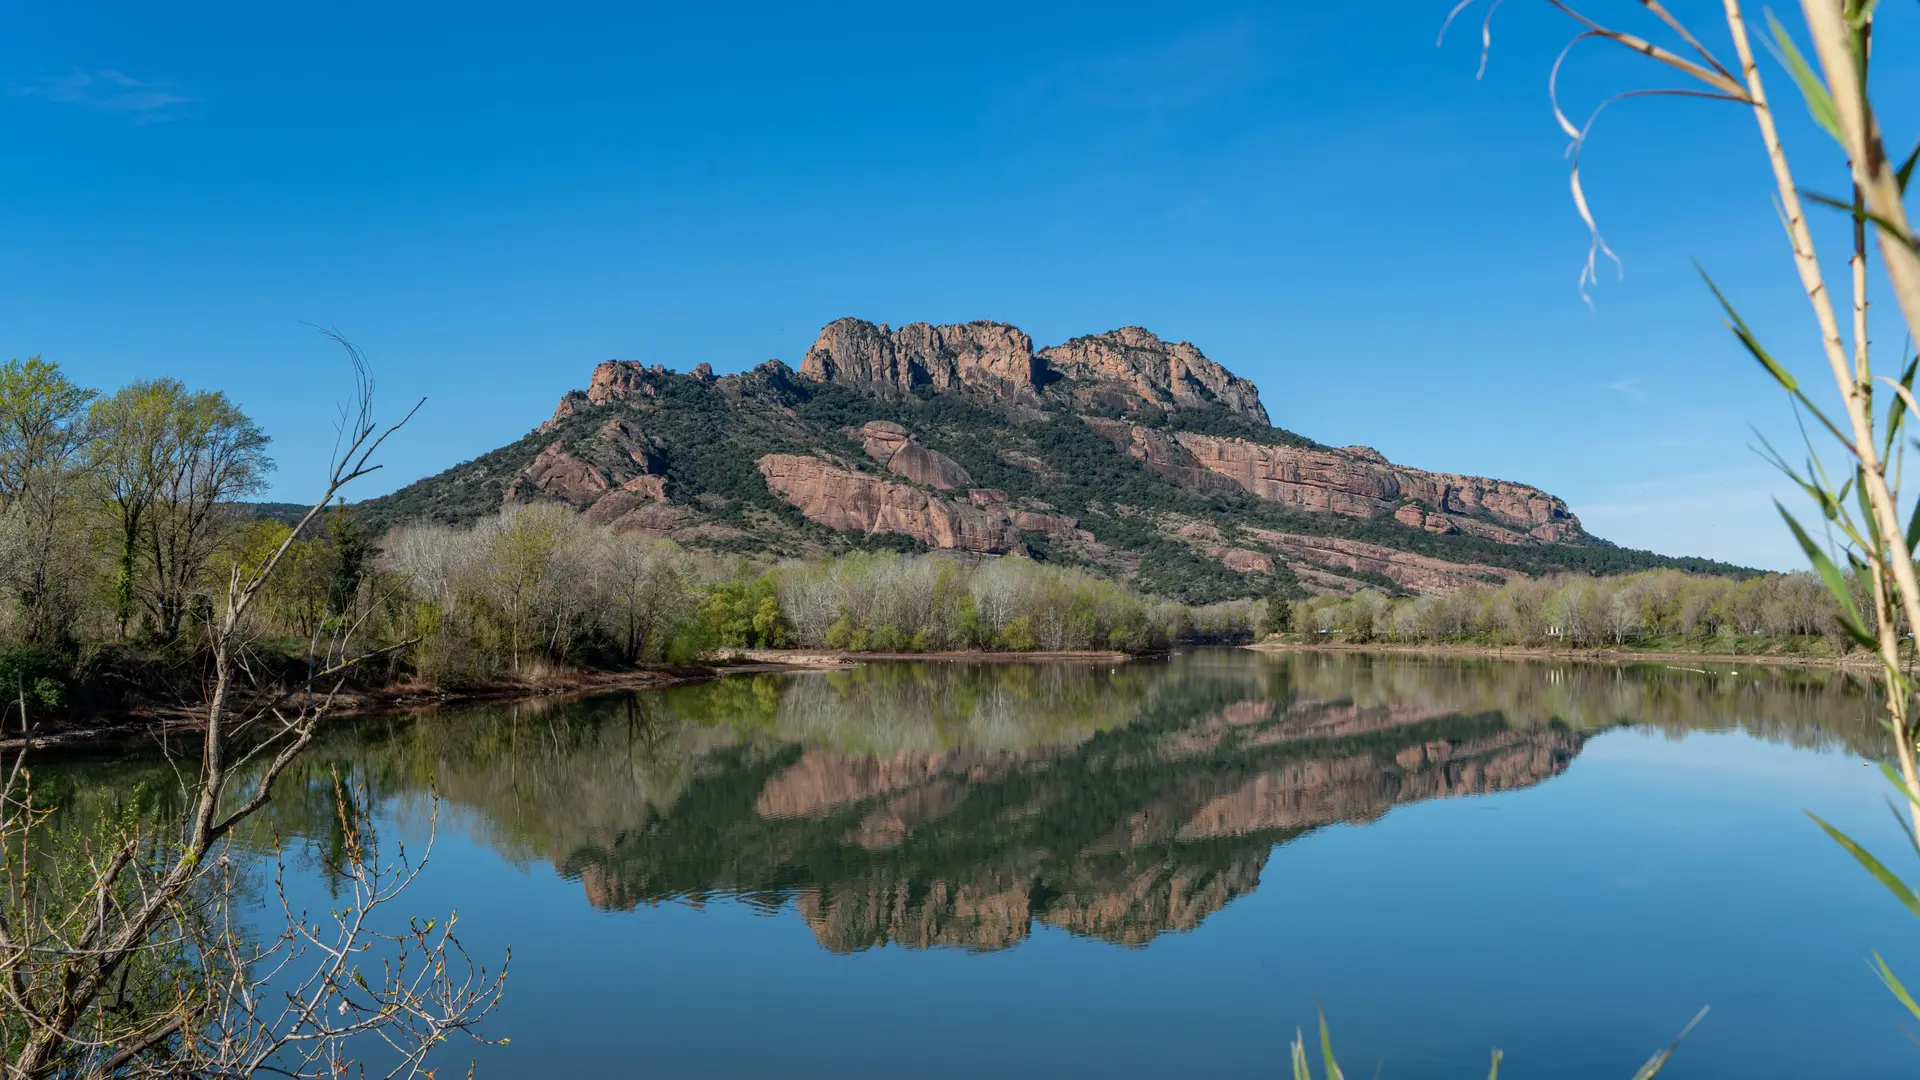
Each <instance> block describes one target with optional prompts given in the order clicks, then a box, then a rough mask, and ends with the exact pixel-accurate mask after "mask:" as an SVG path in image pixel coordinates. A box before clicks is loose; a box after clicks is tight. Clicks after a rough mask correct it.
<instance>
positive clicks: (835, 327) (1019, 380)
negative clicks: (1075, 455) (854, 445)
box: [800, 319, 1039, 400]
mask: <svg viewBox="0 0 1920 1080" xmlns="http://www.w3.org/2000/svg"><path fill="white" fill-rule="evenodd" d="M800 374H801V375H803V376H805V377H806V378H809V379H813V380H814V381H816V382H830V383H838V384H840V385H842V386H851V387H856V388H858V389H862V390H866V391H868V392H870V393H877V394H881V395H884V396H895V395H899V394H903V393H907V392H909V391H911V390H913V388H914V387H917V386H933V387H937V388H939V389H942V390H952V389H957V388H962V387H967V388H973V389H978V390H982V391H985V392H987V393H989V394H992V395H994V396H996V397H1006V398H1014V399H1028V400H1030V399H1032V398H1034V396H1035V387H1036V385H1037V383H1038V381H1039V379H1038V368H1037V367H1036V362H1035V358H1034V355H1033V339H1032V338H1030V337H1028V336H1027V335H1026V333H1025V332H1024V331H1022V330H1021V329H1020V328H1018V327H1014V326H1008V325H1007V324H1006V323H997V322H985V321H981V322H970V323H959V324H956V325H952V326H933V325H931V324H929V323H908V324H907V325H905V326H903V327H901V328H900V329H898V330H892V329H889V328H888V327H887V326H886V325H884V324H882V325H879V326H875V325H874V324H873V323H870V322H867V321H866V320H864V319H835V320H834V321H832V322H830V323H828V324H827V325H826V327H825V328H823V329H822V330H821V331H820V336H819V337H818V338H817V339H815V341H814V343H813V344H812V346H810V347H809V348H808V349H807V354H806V356H805V357H804V358H803V359H802V360H801V361H800Z"/></svg>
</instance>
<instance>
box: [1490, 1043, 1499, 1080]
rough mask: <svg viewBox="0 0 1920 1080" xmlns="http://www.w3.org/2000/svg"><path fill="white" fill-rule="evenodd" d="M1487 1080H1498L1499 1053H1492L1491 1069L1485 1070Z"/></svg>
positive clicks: (1496, 1051)
mask: <svg viewBox="0 0 1920 1080" xmlns="http://www.w3.org/2000/svg"><path fill="white" fill-rule="evenodd" d="M1487 1080H1500V1051H1498V1050H1495V1051H1494V1052H1493V1068H1491V1069H1489V1070H1487Z"/></svg>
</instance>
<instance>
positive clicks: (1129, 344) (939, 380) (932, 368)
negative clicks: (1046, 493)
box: [800, 319, 1267, 424]
mask: <svg viewBox="0 0 1920 1080" xmlns="http://www.w3.org/2000/svg"><path fill="white" fill-rule="evenodd" d="M800 374H801V375H802V376H805V377H806V378H809V379H813V380H814V381H816V382H830V383H837V384H839V385H842V386H849V387H854V388H857V389H861V390H865V391H868V392H869V393H876V394H881V395H883V396H888V397H896V396H898V395H900V394H904V393H909V392H911V391H912V390H913V389H914V388H916V387H921V386H931V387H934V388H937V389H941V390H954V389H967V390H973V391H977V392H980V393H983V394H986V395H988V396H990V397H993V398H999V399H1005V400H1010V401H1017V402H1024V403H1029V404H1031V403H1034V402H1037V401H1039V399H1040V394H1041V391H1042V390H1044V389H1045V388H1046V387H1048V386H1050V385H1052V384H1054V383H1057V382H1060V381H1061V380H1066V382H1067V384H1068V388H1069V390H1070V392H1071V393H1072V394H1073V396H1074V397H1075V398H1076V399H1077V400H1079V401H1081V402H1082V403H1083V404H1094V403H1099V404H1105V405H1110V406H1112V407H1115V408H1120V409H1158V410H1162V411H1164V410H1168V409H1177V408H1207V407H1212V406H1220V407H1223V408H1226V409H1229V410H1231V411H1233V412H1236V413H1239V414H1241V415H1243V416H1246V417H1248V418H1250V419H1253V420H1256V421H1258V422H1259V423H1261V424H1265V423H1267V410H1266V408H1265V407H1264V406H1262V405H1261V404H1260V391H1259V389H1258V388H1256V387H1255V386H1254V385H1253V383H1251V382H1248V381H1247V380H1245V379H1242V378H1240V377H1239V376H1238V375H1235V374H1234V373H1232V372H1231V371H1228V370H1227V369H1226V368H1224V367H1222V366H1220V365H1219V364H1217V363H1215V362H1214V361H1212V360H1210V359H1208V358H1207V355H1206V354H1205V353H1203V352H1201V351H1200V350H1199V349H1198V348H1196V347H1194V346H1193V345H1192V344H1191V343H1190V342H1185V341H1177V342H1169V341H1162V340H1161V339H1160V338H1159V337H1158V336H1156V335H1155V334H1154V333H1153V332H1152V331H1150V330H1147V329H1144V328H1142V327H1138V326H1123V327H1121V328H1120V329H1118V330H1109V331H1107V332H1106V333H1104V334H1089V335H1087V336H1085V337H1078V338H1074V339H1073V340H1071V341H1069V342H1067V343H1065V344H1063V345H1055V346H1053V347H1052V348H1048V349H1042V350H1041V351H1040V352H1038V353H1035V352H1034V350H1033V339H1032V338H1030V337H1028V336H1027V335H1026V333H1025V332H1023V331H1022V330H1020V329H1019V328H1018V327H1013V326H1008V325H1007V324H1005V323H996V322H970V323H960V324H956V325H951V326H932V325H930V324H928V323H909V324H907V325H906V326H903V327H901V328H900V329H898V330H893V329H890V328H889V327H887V326H886V325H885V324H881V325H875V324H873V323H870V322H867V321H866V320H864V319H835V320H834V321H833V322H831V323H828V324H827V326H826V328H825V329H823V330H821V331H820V336H819V337H818V338H817V339H816V340H815V341H814V343H813V345H812V346H811V347H809V348H808V349H807V355H806V357H805V359H803V360H802V361H801V362H800Z"/></svg>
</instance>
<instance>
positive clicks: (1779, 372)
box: [1694, 263, 1800, 393]
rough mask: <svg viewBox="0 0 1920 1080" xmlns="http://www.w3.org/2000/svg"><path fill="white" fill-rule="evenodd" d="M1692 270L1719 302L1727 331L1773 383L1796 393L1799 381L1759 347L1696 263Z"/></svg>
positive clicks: (1738, 314) (1743, 323)
mask: <svg viewBox="0 0 1920 1080" xmlns="http://www.w3.org/2000/svg"><path fill="white" fill-rule="evenodd" d="M1694 269H1696V270H1700V277H1701V279H1702V280H1703V281H1705V282H1706V283H1707V288H1709V289H1711V290H1713V298H1714V299H1715V300H1718V301H1720V308H1721V310H1723V311H1725V312H1726V313H1727V319H1728V320H1729V321H1728V323H1727V329H1729V330H1732V331H1733V334H1734V336H1735V337H1737V338H1739V339H1740V344H1742V345H1745V346H1746V347H1747V351H1748V352H1750V353H1752V354H1753V358H1754V359H1755V360H1758V361H1760V364H1761V366H1762V367H1764V368H1766V369H1767V374H1769V375H1772V376H1773V378H1774V381H1775V382H1778V383H1779V384H1780V385H1781V386H1782V387H1783V388H1785V389H1786V391H1787V392H1788V393H1795V392H1797V391H1798V390H1799V389H1800V380H1798V379H1796V378H1794V377H1793V373H1792V372H1790V371H1788V370H1787V369H1786V368H1784V367H1781V366H1780V364H1779V362H1778V361H1776V360H1774V358H1773V356H1772V355H1771V354H1769V353H1768V352H1767V350H1766V349H1764V348H1762V347H1761V345H1760V340H1759V339H1758V338H1756V337H1754V336H1753V331H1752V330H1751V329H1749V328H1748V327H1747V320H1745V319H1743V318H1741V317H1740V313H1739V312H1738V311H1735V310H1734V308H1733V304H1732V303H1731V302H1730V301H1728V300H1727V297H1726V294H1725V293H1722V292H1721V291H1720V286H1718V285H1715V284H1714V283H1713V278H1711V277H1708V276H1707V272H1706V271H1705V270H1702V269H1700V266H1699V264H1698V263H1695V264H1694Z"/></svg>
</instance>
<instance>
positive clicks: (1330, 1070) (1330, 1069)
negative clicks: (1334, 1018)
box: [1319, 1009, 1346, 1080]
mask: <svg viewBox="0 0 1920 1080" xmlns="http://www.w3.org/2000/svg"><path fill="white" fill-rule="evenodd" d="M1319 1013H1320V1054H1321V1056H1322V1057H1324V1058H1325V1059H1326V1063H1327V1075H1326V1080H1346V1076H1345V1074H1343V1073H1342V1072H1341V1071H1340V1063H1339V1062H1337V1061H1335V1060H1333V1037H1332V1036H1330V1035H1328V1034H1327V1010H1325V1009H1320V1010H1319Z"/></svg>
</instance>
